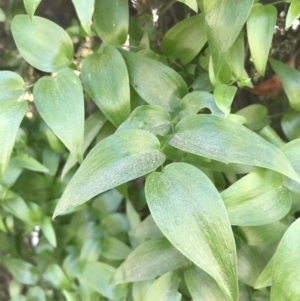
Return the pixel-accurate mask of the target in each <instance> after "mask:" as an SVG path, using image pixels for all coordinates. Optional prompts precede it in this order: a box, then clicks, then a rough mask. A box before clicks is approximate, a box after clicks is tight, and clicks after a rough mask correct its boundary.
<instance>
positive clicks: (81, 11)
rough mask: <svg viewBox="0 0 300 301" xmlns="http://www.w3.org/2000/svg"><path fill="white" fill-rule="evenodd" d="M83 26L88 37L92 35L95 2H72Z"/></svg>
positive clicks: (77, 0) (93, 0) (82, 0)
mask: <svg viewBox="0 0 300 301" xmlns="http://www.w3.org/2000/svg"><path fill="white" fill-rule="evenodd" d="M72 2H73V5H74V7H75V10H76V13H77V16H78V19H79V20H80V23H81V26H82V27H83V29H84V30H85V32H86V33H87V34H88V35H92V31H91V23H92V16H93V13H94V5H95V0H72Z"/></svg>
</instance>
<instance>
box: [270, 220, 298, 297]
mask: <svg viewBox="0 0 300 301" xmlns="http://www.w3.org/2000/svg"><path fill="white" fill-rule="evenodd" d="M299 249H300V219H297V220H296V221H295V222H294V223H293V224H291V226H290V227H289V228H288V229H287V231H286V232H285V234H284V236H283V237H282V239H281V241H280V243H279V245H278V247H277V250H276V253H275V255H274V259H273V269H272V286H271V301H282V300H287V301H294V300H295V301H296V300H299V296H300V286H299V283H300V274H299V269H300V252H299Z"/></svg>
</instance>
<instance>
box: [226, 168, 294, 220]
mask: <svg viewBox="0 0 300 301" xmlns="http://www.w3.org/2000/svg"><path fill="white" fill-rule="evenodd" d="M283 179H284V176H283V175H281V174H279V173H276V172H273V171H271V170H266V169H257V170H256V171H253V172H251V173H250V174H248V175H247V176H245V177H243V178H241V179H240V180H238V181H237V182H235V183H234V184H232V185H231V186H229V188H227V189H226V190H224V191H223V192H222V193H221V196H222V198H223V201H224V203H225V206H226V210H227V213H228V216H229V219H230V223H231V224H232V225H238V226H260V225H265V224H270V223H273V222H276V221H278V220H280V219H281V218H283V217H284V216H285V215H286V214H287V213H288V212H289V210H290V209H291V206H292V195H291V193H290V192H289V190H287V188H285V187H284V186H283Z"/></svg>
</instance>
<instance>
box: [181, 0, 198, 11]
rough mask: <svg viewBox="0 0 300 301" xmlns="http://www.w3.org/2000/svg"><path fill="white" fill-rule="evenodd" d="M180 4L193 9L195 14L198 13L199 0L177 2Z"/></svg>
mask: <svg viewBox="0 0 300 301" xmlns="http://www.w3.org/2000/svg"><path fill="white" fill-rule="evenodd" d="M177 1H178V2H182V3H184V4H185V5H187V6H188V7H189V8H191V9H192V10H193V11H194V12H196V13H197V12H198V3H197V0H177Z"/></svg>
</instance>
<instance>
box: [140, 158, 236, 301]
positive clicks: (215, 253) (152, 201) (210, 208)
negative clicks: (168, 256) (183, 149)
mask: <svg viewBox="0 0 300 301" xmlns="http://www.w3.org/2000/svg"><path fill="white" fill-rule="evenodd" d="M145 194H146V199H147V202H148V205H149V208H150V211H151V214H152V216H153V219H154V220H155V222H156V224H157V225H158V226H159V228H160V229H161V231H162V232H163V233H164V235H165V236H166V237H167V238H168V240H170V242H171V243H172V244H173V245H174V246H175V247H176V248H177V249H178V250H179V251H180V252H181V253H182V254H184V255H185V256H186V257H187V258H188V259H190V260H191V261H193V262H194V263H195V264H196V265H198V266H199V267H200V268H202V269H203V270H204V271H206V272H207V273H208V274H210V275H211V276H212V277H213V278H214V279H215V280H216V281H217V283H218V284H219V286H220V288H221V290H222V291H223V293H224V294H225V296H226V297H227V299H228V300H232V301H233V300H237V290H238V288H237V271H236V268H237V267H236V250H235V243H234V239H233V234H232V231H231V227H230V223H229V219H228V217H227V214H226V209H225V206H224V204H223V201H222V199H221V197H220V195H219V193H218V191H217V190H216V188H215V187H214V186H213V184H212V183H211V182H210V180H209V179H208V178H207V177H206V176H205V174H203V173H202V172H201V171H200V170H199V169H197V168H196V167H194V166H192V165H189V164H186V163H172V164H170V165H168V166H167V167H165V168H164V170H163V172H161V173H158V172H155V173H152V174H150V175H149V176H148V177H147V180H146V185H145Z"/></svg>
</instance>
